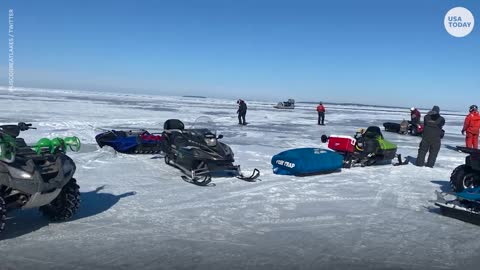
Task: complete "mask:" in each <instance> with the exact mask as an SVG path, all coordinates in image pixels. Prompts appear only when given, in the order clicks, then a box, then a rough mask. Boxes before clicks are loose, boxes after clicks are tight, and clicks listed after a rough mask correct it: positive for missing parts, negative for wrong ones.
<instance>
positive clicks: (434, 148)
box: [237, 99, 480, 168]
mask: <svg viewBox="0 0 480 270" xmlns="http://www.w3.org/2000/svg"><path fill="white" fill-rule="evenodd" d="M237 104H238V110H237V114H238V124H239V125H246V124H247V122H246V120H245V116H246V115H247V104H246V102H245V101H244V100H242V99H239V100H237ZM325 111H326V110H325V106H324V105H323V103H322V102H319V104H318V106H317V113H318V125H322V126H324V125H325ZM420 122H421V113H420V111H419V110H418V109H417V108H415V107H412V108H410V126H411V127H412V126H413V127H416V126H417V125H418V124H420ZM423 125H424V127H423V133H422V141H421V142H420V146H419V149H418V155H417V160H416V165H417V166H427V167H432V168H433V166H434V165H435V162H436V160H437V156H438V153H439V152H440V147H441V139H442V138H443V136H444V134H445V131H444V130H443V126H444V125H445V118H443V117H442V116H441V115H440V107H438V106H436V105H435V106H433V108H432V109H431V110H430V111H429V112H428V113H427V114H426V115H425V117H424V118H423ZM479 134H480V113H479V112H478V106H477V105H472V106H470V108H469V114H468V115H467V116H466V117H465V121H464V125H463V129H462V135H465V144H466V147H469V148H475V149H478V138H479ZM427 154H428V159H427V162H426V163H425V158H426V156H427Z"/></svg>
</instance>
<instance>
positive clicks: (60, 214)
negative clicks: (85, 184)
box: [40, 178, 80, 221]
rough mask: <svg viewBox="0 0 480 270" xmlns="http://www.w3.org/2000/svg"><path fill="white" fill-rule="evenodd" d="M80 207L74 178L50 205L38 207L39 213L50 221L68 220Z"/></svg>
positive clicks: (78, 188) (78, 193)
mask: <svg viewBox="0 0 480 270" xmlns="http://www.w3.org/2000/svg"><path fill="white" fill-rule="evenodd" d="M79 207H80V187H79V186H78V185H77V181H76V180H75V178H72V179H70V181H69V182H68V183H67V184H66V185H65V186H64V187H63V188H62V191H61V192H60V194H58V196H57V198H55V200H53V201H52V202H51V203H50V204H47V205H45V206H42V207H40V212H42V213H43V215H44V216H46V217H48V218H49V219H50V220H52V221H65V220H67V219H70V218H71V217H72V216H73V215H74V214H75V213H76V212H77V210H78V208H79Z"/></svg>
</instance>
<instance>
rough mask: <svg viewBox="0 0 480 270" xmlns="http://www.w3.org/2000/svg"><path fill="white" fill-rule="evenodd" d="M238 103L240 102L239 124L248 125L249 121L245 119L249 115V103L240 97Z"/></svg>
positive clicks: (238, 111)
mask: <svg viewBox="0 0 480 270" xmlns="http://www.w3.org/2000/svg"><path fill="white" fill-rule="evenodd" d="M237 104H238V110H237V113H238V124H239V125H246V124H247V122H246V120H245V116H246V115H247V103H245V101H244V100H242V99H239V100H237Z"/></svg>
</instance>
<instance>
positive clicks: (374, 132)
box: [362, 126, 383, 139]
mask: <svg viewBox="0 0 480 270" xmlns="http://www.w3.org/2000/svg"><path fill="white" fill-rule="evenodd" d="M362 136H363V137H365V138H369V139H373V138H378V137H380V138H381V139H383V134H382V131H381V130H380V128H379V127H377V126H371V127H368V128H367V130H366V131H365V133H363V135H362Z"/></svg>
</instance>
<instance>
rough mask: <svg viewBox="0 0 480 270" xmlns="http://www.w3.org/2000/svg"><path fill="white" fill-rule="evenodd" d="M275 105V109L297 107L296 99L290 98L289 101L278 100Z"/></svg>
mask: <svg viewBox="0 0 480 270" xmlns="http://www.w3.org/2000/svg"><path fill="white" fill-rule="evenodd" d="M273 107H274V108H275V109H295V100H294V99H289V100H288V101H284V102H278V104H277V105H275V106H273Z"/></svg>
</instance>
